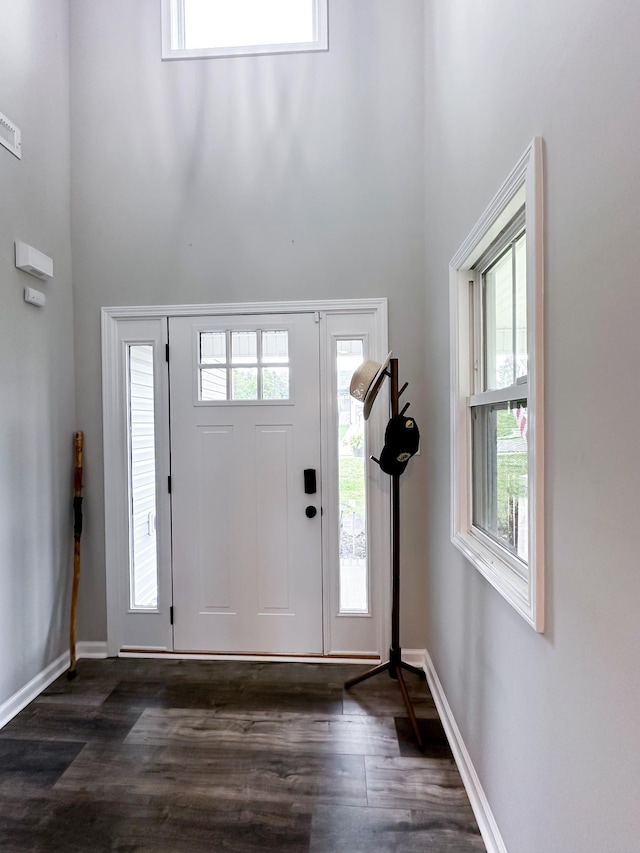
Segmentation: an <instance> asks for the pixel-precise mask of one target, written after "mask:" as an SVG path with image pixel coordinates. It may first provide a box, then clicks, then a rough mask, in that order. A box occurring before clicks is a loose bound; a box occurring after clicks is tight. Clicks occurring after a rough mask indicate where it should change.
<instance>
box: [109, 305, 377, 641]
mask: <svg viewBox="0 0 640 853" xmlns="http://www.w3.org/2000/svg"><path fill="white" fill-rule="evenodd" d="M304 312H318V313H319V314H320V315H323V314H343V315H348V314H358V313H361V314H371V315H372V316H373V328H374V332H373V335H372V339H371V341H370V348H369V350H370V351H369V353H368V355H367V357H369V358H374V359H376V360H382V359H383V358H384V356H385V355H386V353H387V352H388V314H387V300H386V299H385V298H375V299H334V300H318V301H288V302H244V303H218V304H197V305H135V306H117V307H106V308H102V310H101V327H102V395H103V447H104V497H105V565H106V582H107V637H108V654H109V655H117V654H118V653H119V652H120V649H121V648H122V645H123V643H122V642H121V641H122V612H123V602H125V601H126V590H124V589H123V585H124V580H123V579H124V578H125V576H126V573H125V571H124V570H123V565H128V559H129V537H128V529H127V518H126V517H124V518H123V512H122V504H123V501H122V495H123V493H124V494H126V490H125V492H123V482H124V483H125V484H126V477H125V479H124V481H123V472H122V467H123V458H124V456H123V441H122V437H121V433H122V424H123V423H125V422H126V394H125V391H126V389H125V388H124V387H123V386H124V379H123V376H122V375H121V374H122V370H119V366H120V365H121V357H122V356H121V340H122V338H121V332H120V324H121V323H122V322H123V321H132V320H157V319H165V318H168V317H170V316H172V317H179V316H192V317H195V316H201V315H202V316H205V315H209V316H216V315H224V314H236V315H244V314H269V313H274V314H276V313H277V314H283V313H304ZM325 337H326V335H324V334H322V331H321V345H320V346H321V368H320V372H321V376H320V389H321V395H322V399H327V395H328V394H330V393H331V376H329V375H327V370H326V369H325V365H326V364H327V361H328V360H327V357H326V348H327V347H328V346H329V342H328V341H326V340H325ZM166 381H167V378H166V371H163V379H162V382H163V383H166ZM163 387H164V386H163ZM161 398H162V399H161V400H159V406H160V407H161V409H162V412H163V418H162V420H163V421H164V423H162V424H158V431H157V435H156V445H157V447H158V449H159V453H160V458H159V461H158V466H157V467H158V470H157V482H158V507H157V511H158V517H159V518H160V517H161V514H162V515H164V514H165V513H169V511H170V502H169V495H168V491H167V490H166V489H164V488H162V487H161V484H166V482H167V480H166V478H167V476H168V474H169V469H168V458H169V455H168V447H169V434H168V410H167V412H166V419H165V417H164V409H165V408H166V407H168V401H167V400H166V395H165V394H164V393H162V394H161ZM386 415H387V412H386V410H385V407H384V406H383V405H378V406H376V407H374V409H373V410H372V414H371V417H370V418H369V420H368V430H369V438H370V442H371V446H372V447H377V446H378V445H379V446H380V447H382V444H383V441H384V428H385V425H386V420H387V417H386ZM325 428H326V425H325V424H323V429H325ZM322 446H323V448H324V446H325V441H324V437H323V438H322ZM165 451H167V452H165ZM323 456H326V454H323ZM165 460H166V462H165ZM164 465H166V470H164V469H163V466H164ZM371 474H372V477H373V481H374V482H375V483H376V484H377V485H378V488H376V489H375V494H372V495H371V502H370V508H369V516H370V517H369V531H370V533H369V537H370V538H369V544H370V549H371V579H372V593H373V595H374V597H375V599H376V601H377V605H378V606H377V607H376V611H377V612H376V615H375V618H376V621H377V631H376V633H377V637H378V649H377V650H376V651H377V653H378V655H380V656H381V657H383V656H384V655H386V650H387V648H388V647H389V644H390V625H389V624H388V622H389V620H388V618H387V614H388V613H389V612H390V608H391V600H390V583H389V573H390V551H391V537H390V525H389V518H390V512H389V510H390V497H389V489H388V483H387V482H386V481H387V480H388V478H385V477H383V476H382V475H380V474H379V473H378V471H377V470H375V471H372V472H371ZM322 479H323V489H327V488H328V482H327V478H326V477H324V476H323V478H322ZM324 499H325V495H323V503H324V502H325V500H324ZM125 503H126V501H125ZM125 509H126V507H125ZM123 561H125V562H124V564H123ZM323 564H324V568H323V571H324V572H325V583H324V584H323V589H324V593H323V598H324V601H323V605H324V612H325V654H327V655H331V654H332V653H333V652H334V650H333V649H332V645H331V636H330V632H329V631H328V628H327V615H328V614H329V612H330V607H331V606H332V603H331V601H330V598H329V590H330V584H329V583H328V582H327V577H326V572H327V571H328V566H327V560H323ZM159 572H160V575H161V578H160V583H161V586H162V582H163V577H164V576H165V575H166V573H168V577H169V578H170V572H171V565H170V554H169V553H168V552H167V553H165V554H162V553H161V554H160V559H159ZM159 609H163V608H162V607H161V608H159ZM165 618H167V617H166V616H165ZM165 635H166V633H163V634H162V636H165ZM128 648H129V649H130V650H131V651H134V649H133V648H132V647H131V646H129V647H128ZM145 649H146V650H148V651H152V650H154V651H157V652H162V651H170V649H167V646H166V645H165V644H164V643H163V641H162V639H160V641H159V642H158V643H157V644H154V645H153V646H145ZM339 651H341V650H338V649H336V650H335V652H339ZM367 651H370V650H367Z"/></svg>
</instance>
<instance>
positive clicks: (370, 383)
mask: <svg viewBox="0 0 640 853" xmlns="http://www.w3.org/2000/svg"><path fill="white" fill-rule="evenodd" d="M390 360H391V353H389V355H388V356H387V357H386V358H385V360H384V361H383V362H382V363H380V362H378V361H371V360H367V361H363V362H362V364H361V365H360V366H359V367H357V368H356V370H355V371H354V373H353V376H352V377H351V385H350V387H349V393H350V394H351V396H352V397H353V398H354V399H356V400H359V401H360V402H361V403H363V404H364V419H365V421H366V420H367V419H368V417H369V415H370V414H371V407H372V406H373V403H374V400H375V399H376V395H377V393H378V391H379V390H380V388H381V387H382V383H383V381H384V377H385V375H386V371H387V367H388V366H389V361H390Z"/></svg>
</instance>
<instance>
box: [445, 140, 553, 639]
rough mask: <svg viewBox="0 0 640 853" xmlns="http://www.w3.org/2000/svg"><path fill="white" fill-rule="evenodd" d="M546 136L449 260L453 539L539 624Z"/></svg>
mask: <svg viewBox="0 0 640 853" xmlns="http://www.w3.org/2000/svg"><path fill="white" fill-rule="evenodd" d="M541 152H542V147H541V141H540V140H539V139H536V140H534V142H533V143H532V144H531V146H530V147H529V148H528V149H527V151H526V152H525V154H524V155H523V157H522V158H521V160H520V161H519V163H518V164H517V166H516V168H515V169H514V170H513V172H512V173H511V175H510V176H509V178H508V179H507V181H506V182H505V183H504V185H503V186H502V187H501V189H500V191H499V192H498V194H497V195H496V197H495V198H494V200H493V201H492V203H491V204H490V205H489V207H488V208H487V210H486V211H485V213H484V214H483V216H482V217H481V219H480V220H479V222H478V223H477V225H476V226H475V228H474V229H473V231H472V232H471V234H470V235H469V237H468V238H467V240H466V241H465V243H464V244H463V245H462V247H461V248H460V249H459V251H458V252H457V253H456V256H455V257H454V259H453V260H452V261H451V267H450V282H451V313H452V372H453V376H452V389H453V398H452V432H453V441H452V467H451V470H452V480H453V482H452V541H453V543H454V544H455V545H456V546H457V547H458V548H459V549H460V550H461V551H462V552H463V553H464V554H465V556H466V557H467V558H468V559H469V561H470V562H471V563H472V564H473V565H474V566H475V567H476V568H477V569H478V570H479V571H480V572H481V573H482V574H483V575H484V576H485V577H486V578H487V579H488V580H489V581H490V582H491V583H492V584H493V585H494V586H495V588H496V589H497V590H498V591H499V592H500V593H501V594H502V595H503V596H504V597H505V598H506V599H507V600H508V601H509V602H510V603H511V604H512V605H513V606H514V607H515V608H516V609H517V610H518V611H519V612H520V613H521V614H522V615H523V616H524V617H525V618H526V619H527V621H529V622H530V624H531V625H533V626H534V627H535V628H536V629H537V630H539V631H541V630H543V529H542V521H543V512H542V494H543V464H542V403H543V397H542V243H541V241H542V227H541V225H542V224H541V215H542V204H541Z"/></svg>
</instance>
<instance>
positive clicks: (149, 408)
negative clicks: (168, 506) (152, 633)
mask: <svg viewBox="0 0 640 853" xmlns="http://www.w3.org/2000/svg"><path fill="white" fill-rule="evenodd" d="M127 349H128V371H127V403H128V427H129V430H128V436H129V442H128V443H129V466H128V468H129V546H130V562H129V568H130V572H129V575H130V595H129V597H130V607H131V609H132V610H147V609H150V608H151V609H153V608H156V607H157V605H158V556H157V542H156V450H155V413H154V382H153V344H130V345H129V346H128V348H127Z"/></svg>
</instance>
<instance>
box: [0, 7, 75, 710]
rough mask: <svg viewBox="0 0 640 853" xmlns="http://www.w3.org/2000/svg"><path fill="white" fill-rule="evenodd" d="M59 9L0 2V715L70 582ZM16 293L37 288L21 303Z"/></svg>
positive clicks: (65, 180)
mask: <svg viewBox="0 0 640 853" xmlns="http://www.w3.org/2000/svg"><path fill="white" fill-rule="evenodd" d="M68 57H69V54H68V13H67V3H66V0H46V2H45V0H21V2H20V3H11V2H9V0H1V2H0V112H2V113H4V114H5V115H7V116H8V117H9V118H10V119H12V120H13V121H14V122H15V123H16V124H17V125H18V127H19V128H20V129H21V131H22V142H23V145H22V149H23V156H22V160H17V159H16V158H15V157H14V156H13V155H12V154H10V153H9V152H8V151H7V150H6V149H5V148H0V198H1V203H0V291H1V294H2V296H1V298H2V307H1V309H0V648H2V650H3V657H2V664H1V665H0V706H1V705H2V703H3V702H4V701H6V700H7V699H8V698H9V697H10V696H12V695H13V694H14V693H16V692H17V691H18V690H19V689H20V688H21V687H22V686H23V685H24V684H25V683H27V682H28V681H29V680H30V679H31V678H33V677H34V676H36V675H37V674H38V673H39V672H40V671H41V670H43V669H44V668H45V667H46V666H47V665H48V664H50V663H51V662H52V661H53V660H55V659H56V658H57V657H58V656H59V655H60V654H61V653H62V652H63V651H64V650H65V648H67V647H68V636H69V635H68V619H69V605H68V599H69V588H70V580H71V574H72V523H71V512H70V508H71V501H72V496H73V491H72V486H73V481H72V465H73V431H74V429H75V411H74V374H73V322H72V321H73V310H72V301H71V267H70V234H69V71H68ZM14 240H22V241H24V242H26V243H29V244H31V245H33V246H35V247H36V248H38V249H39V250H40V251H42V252H45V253H46V254H47V255H49V256H51V257H52V258H53V262H54V275H55V277H54V279H53V281H52V282H49V283H48V284H46V285H43V286H42V287H41V286H40V283H39V282H38V280H37V279H35V278H33V276H30V275H27V274H26V273H24V272H21V271H19V270H17V269H16V268H15V263H14V261H15V258H14ZM25 285H33V286H35V287H36V288H37V289H40V290H43V291H44V292H45V293H46V296H47V304H46V306H45V307H44V308H36V307H34V306H31V305H27V304H26V303H25V302H24V300H23V290H24V287H25Z"/></svg>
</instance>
